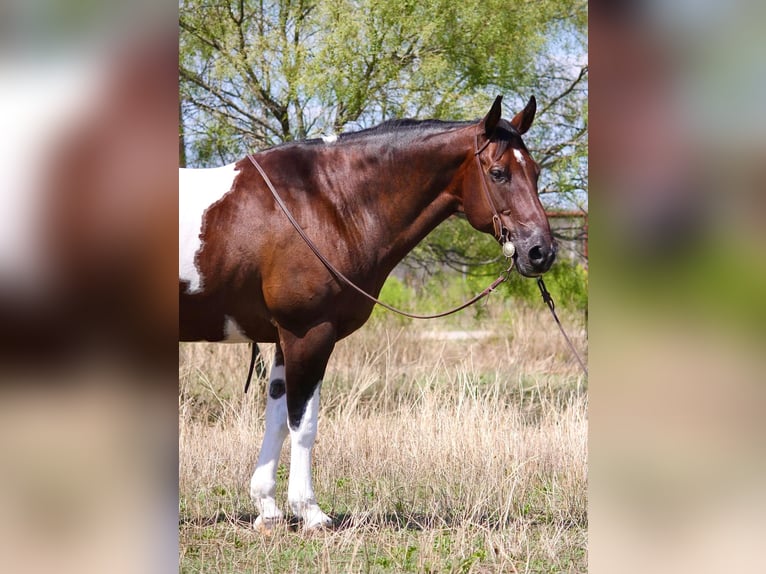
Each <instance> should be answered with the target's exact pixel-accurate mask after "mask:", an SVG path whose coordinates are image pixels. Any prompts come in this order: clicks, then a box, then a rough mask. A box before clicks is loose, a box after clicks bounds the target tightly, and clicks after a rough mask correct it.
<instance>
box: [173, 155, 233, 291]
mask: <svg viewBox="0 0 766 574" xmlns="http://www.w3.org/2000/svg"><path fill="white" fill-rule="evenodd" d="M236 176H237V171H236V170H235V169H234V164H233V163H232V164H229V165H226V166H223V167H216V168H213V169H180V170H178V234H179V237H178V277H179V279H181V280H182V281H188V282H189V291H188V292H189V293H199V292H200V291H202V289H203V281H202V279H203V278H202V277H201V276H200V273H199V269H197V266H196V265H195V264H194V256H195V254H196V253H197V252H198V251H199V250H200V249H201V248H202V239H201V238H200V233H201V231H202V218H203V216H204V215H205V211H206V210H207V208H208V207H210V206H211V205H213V204H214V203H215V202H216V201H218V200H219V199H221V198H222V197H223V196H224V195H226V193H227V192H229V191H230V190H231V188H232V185H233V184H234V178H235V177H236Z"/></svg>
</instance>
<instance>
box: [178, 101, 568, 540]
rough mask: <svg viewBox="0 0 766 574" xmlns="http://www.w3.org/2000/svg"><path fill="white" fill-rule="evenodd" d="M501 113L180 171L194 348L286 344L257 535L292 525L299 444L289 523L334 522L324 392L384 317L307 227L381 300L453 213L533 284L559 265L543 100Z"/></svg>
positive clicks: (184, 319)
mask: <svg viewBox="0 0 766 574" xmlns="http://www.w3.org/2000/svg"><path fill="white" fill-rule="evenodd" d="M501 102H502V96H498V97H497V98H496V99H495V101H494V103H493V104H492V106H491V108H490V110H489V112H488V113H487V114H486V116H484V117H483V118H482V119H480V120H478V121H472V122H456V121H449V122H448V121H440V120H410V119H406V120H391V121H388V122H384V123H382V124H380V125H379V126H377V127H373V128H369V129H365V130H361V131H357V132H350V133H344V134H341V135H340V136H337V137H333V138H323V139H309V140H305V141H300V142H290V143H286V144H281V145H278V146H276V147H273V148H271V149H268V150H265V151H261V152H259V153H257V154H255V155H254V156H249V157H252V160H251V159H249V157H246V158H243V159H241V160H239V161H237V162H235V163H233V164H230V165H227V166H224V167H218V168H212V169H196V170H194V169H192V170H181V174H180V187H179V206H180V212H179V233H180V244H179V297H180V305H179V323H180V340H181V341H216V342H252V343H256V342H270V343H275V344H276V351H275V358H274V362H273V366H272V369H271V372H270V375H269V384H268V390H267V393H268V396H267V400H266V412H265V432H264V436H263V443H262V446H261V450H260V454H259V457H258V461H257V463H256V468H255V472H254V473H253V476H252V479H251V481H250V496H251V498H252V500H253V502H254V504H255V506H256V508H257V510H258V512H259V515H258V517H257V519H256V520H255V522H254V526H255V527H257V528H261V529H266V530H270V529H271V528H272V526H273V525H274V524H275V523H277V522H278V521H279V520H281V519H283V512H282V510H281V509H280V507H279V506H278V505H277V503H276V500H275V494H276V473H277V464H278V461H279V456H280V452H281V449H282V445H283V443H284V441H285V439H286V438H287V436H288V434H289V436H290V444H291V455H290V471H289V479H288V494H287V499H288V503H289V506H290V509H291V510H292V511H293V513H294V514H295V515H296V516H297V517H298V518H299V519H300V520H302V521H303V525H304V528H305V529H311V528H317V527H323V526H329V525H330V524H331V523H332V521H331V519H330V517H328V516H327V515H326V514H325V513H324V512H323V511H322V510H321V509H320V507H319V506H318V504H317V502H316V498H315V495H314V490H313V485H312V478H311V452H312V448H313V445H314V441H315V438H316V435H317V415H318V411H319V395H320V388H321V382H322V379H323V377H324V373H325V368H326V365H327V362H328V359H329V357H330V354H331V353H332V351H333V348H334V346H335V343H336V342H337V341H338V340H340V339H342V338H344V337H347V336H348V335H350V334H351V333H353V332H354V331H356V330H357V329H359V328H360V327H361V326H362V325H363V324H364V323H365V322H366V321H367V319H368V318H369V316H370V314H371V312H372V309H373V307H374V302H373V301H371V300H370V299H368V298H366V297H363V296H362V295H360V294H359V293H358V292H356V291H355V290H353V289H351V288H350V287H349V285H348V284H346V283H345V282H343V281H340V280H339V278H338V276H337V275H336V274H335V273H333V272H331V271H330V270H329V269H328V267H327V266H326V265H325V264H323V262H322V261H320V259H319V258H318V257H317V256H316V255H315V253H314V252H312V250H311V249H310V247H309V245H308V243H307V241H305V240H304V239H303V238H302V237H301V235H300V234H299V230H298V229H300V230H302V231H303V232H304V233H305V235H306V236H307V238H309V241H310V242H311V243H313V244H314V246H316V248H317V249H318V250H319V251H320V252H321V253H322V254H324V255H325V256H326V258H327V259H328V260H330V261H331V264H332V266H333V267H334V268H335V269H337V270H338V271H340V272H341V273H342V274H343V275H344V276H345V277H346V278H348V279H349V280H350V281H353V282H354V283H355V284H356V285H358V286H359V287H360V288H362V289H364V290H365V291H367V292H368V293H370V294H372V295H374V296H377V295H378V294H379V293H380V290H381V288H382V286H383V283H384V281H385V279H386V277H387V276H388V274H389V273H390V272H391V271H392V270H393V269H394V267H395V266H396V265H397V264H398V263H399V262H400V261H401V260H402V259H403V258H404V256H405V255H406V254H407V253H408V252H409V251H410V250H412V249H413V248H414V247H415V245H417V243H418V242H420V241H421V240H422V239H423V238H424V237H425V236H426V235H427V234H428V233H429V232H430V231H432V230H433V229H434V228H435V227H436V226H437V225H438V224H439V223H441V222H442V221H444V220H445V219H447V217H449V216H450V215H452V214H455V213H462V214H464V215H465V217H466V218H467V220H468V222H469V223H470V224H471V225H472V226H473V227H474V228H475V229H477V230H478V231H481V232H484V233H489V234H493V235H494V236H495V238H496V239H497V240H498V241H499V242H500V243H501V244H503V245H504V247H507V244H508V243H509V242H510V243H512V244H513V248H512V249H511V250H510V251H512V252H513V256H512V257H513V263H514V264H515V266H516V269H517V270H518V271H519V272H520V273H521V274H522V275H525V276H529V277H536V276H540V275H541V274H543V273H545V272H546V271H547V270H548V269H549V268H550V266H551V265H552V263H553V261H554V259H555V256H556V249H557V247H556V243H555V241H554V239H553V237H552V235H551V229H550V226H549V224H548V220H547V217H546V214H545V211H544V209H543V207H542V205H541V203H540V200H539V197H538V193H537V181H538V177H539V174H540V167H539V166H538V164H537V163H535V161H534V160H533V159H532V157H531V156H530V153H529V151H528V149H527V148H526V146H525V145H524V142H523V141H522V137H521V136H522V135H523V134H525V133H526V132H527V130H528V129H529V128H530V126H531V125H532V121H533V120H534V116H535V111H536V102H535V98H534V96H532V97H531V98H530V99H529V102H528V103H527V104H526V106H525V107H524V109H523V110H522V111H520V112H519V113H517V114H516V115H515V116H514V117H513V119H511V120H510V121H508V120H505V119H503V118H502V117H501V115H502V113H501V112H502V107H501ZM256 168H258V169H256ZM261 169H262V170H263V173H261V172H260V170H261ZM269 186H272V187H273V188H274V192H270V190H269ZM272 193H275V195H272ZM276 193H278V195H276ZM280 198H281V201H282V202H284V204H285V205H286V207H287V209H289V213H291V214H292V216H293V217H294V219H295V221H296V225H297V226H299V228H296V227H294V226H293V224H291V223H290V221H289V220H288V217H287V216H286V215H287V213H286V212H283V211H282V210H281V209H280V207H279V206H278V205H277V203H278V202H277V199H280Z"/></svg>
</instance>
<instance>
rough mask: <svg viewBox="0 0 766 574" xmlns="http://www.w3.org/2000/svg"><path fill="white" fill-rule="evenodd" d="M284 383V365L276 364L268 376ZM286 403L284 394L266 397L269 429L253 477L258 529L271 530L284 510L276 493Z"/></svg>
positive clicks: (285, 434)
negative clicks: (279, 505) (279, 504)
mask: <svg viewBox="0 0 766 574" xmlns="http://www.w3.org/2000/svg"><path fill="white" fill-rule="evenodd" d="M276 379H281V380H282V381H284V380H285V367H284V365H274V366H273V367H272V369H271V375H270V376H269V387H270V386H271V382H272V381H274V380H276ZM287 432H288V431H287V401H286V399H285V395H282V396H281V397H279V398H278V399H273V398H272V397H271V395H270V394H269V395H267V398H266V430H265V432H264V434H263V444H262V445H261V453H260V455H258V463H257V464H256V466H255V472H254V473H253V478H252V479H250V498H252V499H253V502H254V503H255V506H256V507H257V508H258V511H259V512H260V516H258V518H257V519H256V521H255V526H256V527H261V526H264V527H267V528H268V527H269V526H270V524H269V523H273V522H274V521H277V520H280V519H281V518H282V511H281V510H280V509H279V507H278V506H277V503H276V500H275V499H274V495H275V494H276V491H277V465H278V464H279V453H280V452H281V451H282V443H284V442H285V438H286V437H287Z"/></svg>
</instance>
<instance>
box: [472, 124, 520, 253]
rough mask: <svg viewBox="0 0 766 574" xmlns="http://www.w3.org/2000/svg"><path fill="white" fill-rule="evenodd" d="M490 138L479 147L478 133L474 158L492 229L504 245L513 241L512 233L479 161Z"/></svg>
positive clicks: (496, 237)
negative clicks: (490, 215)
mask: <svg viewBox="0 0 766 574" xmlns="http://www.w3.org/2000/svg"><path fill="white" fill-rule="evenodd" d="M489 142H490V140H489V138H487V141H485V142H484V144H483V145H482V146H481V147H479V132H478V131H477V132H476V143H475V149H476V151H475V152H474V154H473V156H474V158H476V169H477V170H478V172H479V175H480V177H479V179H480V180H481V189H482V190H483V191H484V198H485V199H486V200H487V204H488V205H489V209H490V210H491V211H492V227H493V228H494V232H495V239H497V240H498V241H499V242H500V245H502V244H504V243H505V242H506V241H510V240H511V232H510V231H509V230H508V228H507V227H506V226H505V225H503V222H502V220H501V219H500V213H499V212H498V210H497V206H496V205H495V202H494V200H493V199H492V194H491V193H490V191H489V186H488V185H487V176H486V174H485V173H484V169H483V168H482V166H481V159H479V154H481V152H483V151H484V150H485V149H486V148H487V146H488V145H489Z"/></svg>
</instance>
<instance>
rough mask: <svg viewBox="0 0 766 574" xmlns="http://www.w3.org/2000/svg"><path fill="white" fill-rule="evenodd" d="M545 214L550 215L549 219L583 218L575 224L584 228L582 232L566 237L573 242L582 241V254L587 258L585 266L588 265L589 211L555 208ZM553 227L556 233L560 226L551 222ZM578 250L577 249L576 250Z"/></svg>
mask: <svg viewBox="0 0 766 574" xmlns="http://www.w3.org/2000/svg"><path fill="white" fill-rule="evenodd" d="M545 214H546V215H547V216H548V219H551V220H556V219H573V220H575V221H576V220H578V219H581V220H582V224H581V225H577V226H573V227H578V228H581V229H582V233H581V234H578V235H576V236H574V237H566V238H564V240H565V241H567V242H572V243H575V244H576V243H579V242H582V246H583V247H582V256H583V258H584V259H585V266H586V267H587V266H588V212H587V211H580V210H576V209H570V210H567V209H558V210H557V209H553V210H550V211H546V212H545ZM551 223H552V224H551V227H552V228H553V232H554V234H556V232H557V228H558V227H559V226H558V225H556V224H555V223H553V222H551ZM574 251H575V252H576V250H574Z"/></svg>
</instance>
